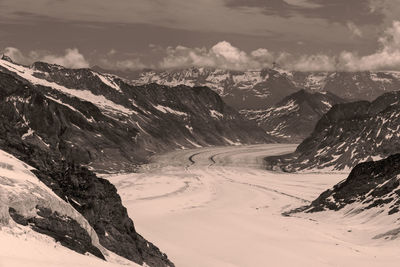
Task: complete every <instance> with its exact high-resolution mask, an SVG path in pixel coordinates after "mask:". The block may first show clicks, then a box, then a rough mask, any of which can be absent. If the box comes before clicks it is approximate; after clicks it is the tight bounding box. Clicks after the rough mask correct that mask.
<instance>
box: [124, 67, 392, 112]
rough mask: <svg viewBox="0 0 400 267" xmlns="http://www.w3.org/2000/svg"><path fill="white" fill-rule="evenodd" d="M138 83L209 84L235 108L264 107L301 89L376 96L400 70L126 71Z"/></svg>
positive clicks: (362, 97)
mask: <svg viewBox="0 0 400 267" xmlns="http://www.w3.org/2000/svg"><path fill="white" fill-rule="evenodd" d="M125 77H126V78H129V79H130V80H132V82H133V83H134V84H136V85H139V84H148V83H157V84H163V85H168V86H176V85H179V84H184V85H187V86H208V87H209V88H211V89H213V90H214V91H215V92H217V93H218V94H219V95H220V96H222V97H223V99H224V100H225V101H226V102H227V103H228V104H229V105H232V106H233V107H235V108H236V109H238V110H240V109H265V108H267V107H271V106H272V105H274V104H276V103H277V102H278V101H280V100H281V99H282V98H283V97H285V96H287V95H289V94H292V93H294V92H296V91H298V90H300V89H306V90H309V91H321V92H326V91H329V92H332V93H333V94H335V95H337V96H339V97H341V98H345V99H350V100H373V99H375V98H376V97H378V96H379V95H381V94H383V93H385V92H388V91H393V90H399V89H400V72H300V71H286V70H283V69H281V68H280V67H278V66H275V67H274V68H272V69H264V70H260V71H230V70H222V69H213V68H188V69H179V70H168V71H154V70H147V71H143V72H141V73H139V74H137V73H135V75H125Z"/></svg>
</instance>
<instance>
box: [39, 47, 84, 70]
mask: <svg viewBox="0 0 400 267" xmlns="http://www.w3.org/2000/svg"><path fill="white" fill-rule="evenodd" d="M41 60H42V61H44V62H48V63H51V64H57V65H61V66H64V67H67V68H73V69H75V68H88V67H89V62H87V61H86V59H85V57H84V56H83V55H82V54H81V53H79V50H78V49H77V48H73V49H70V48H68V49H66V50H65V55H61V56H59V55H46V56H44V57H43V58H42V59H41Z"/></svg>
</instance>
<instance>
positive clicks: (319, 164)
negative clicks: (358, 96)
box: [266, 91, 400, 171]
mask: <svg viewBox="0 0 400 267" xmlns="http://www.w3.org/2000/svg"><path fill="white" fill-rule="evenodd" d="M399 101H400V91H396V92H390V93H386V94H383V95H382V96H380V97H378V98H377V99H376V100H374V101H373V102H368V101H359V102H352V103H344V104H338V105H335V106H333V107H332V108H331V109H330V110H329V111H328V113H327V114H325V115H324V116H322V118H321V119H320V120H319V121H318V123H317V125H316V127H315V130H314V131H313V133H312V134H311V135H310V136H309V137H308V138H307V139H305V140H304V141H303V142H302V143H301V144H300V145H299V146H298V147H297V149H296V151H295V153H293V154H291V155H286V156H280V157H269V158H267V159H266V161H267V165H268V168H281V169H283V170H286V171H296V170H303V169H325V170H344V169H350V168H353V167H354V166H355V165H357V164H358V163H361V162H364V161H368V160H377V159H382V158H386V157H388V156H390V155H392V154H396V153H399V152H400V132H399V130H400V102H399Z"/></svg>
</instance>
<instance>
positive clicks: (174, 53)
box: [0, 0, 400, 71]
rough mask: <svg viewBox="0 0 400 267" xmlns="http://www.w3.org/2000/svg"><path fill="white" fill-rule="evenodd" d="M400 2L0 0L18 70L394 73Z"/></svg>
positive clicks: (2, 33) (3, 35) (4, 45)
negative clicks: (39, 66) (38, 65)
mask: <svg viewBox="0 0 400 267" xmlns="http://www.w3.org/2000/svg"><path fill="white" fill-rule="evenodd" d="M399 14H400V0H196V1H194V0H34V1H33V0H0V51H2V52H3V53H5V54H7V55H9V56H10V57H12V58H13V59H14V60H15V61H17V62H20V63H22V64H31V63H32V62H34V61H38V60H41V61H47V62H50V63H55V64H60V65H64V66H66V67H72V68H80V67H89V66H93V65H99V66H101V67H103V68H106V69H117V70H131V71H133V70H140V69H143V68H151V69H176V68H178V69H179V68H186V67H191V66H196V67H201V66H204V67H218V68H225V69H235V70H252V69H261V68H265V67H270V66H272V64H273V62H277V63H278V64H280V65H281V66H283V67H284V68H287V69H293V70H303V71H316V70H326V71H330V70H345V71H358V70H400V22H399V21H398V20H400V16H399Z"/></svg>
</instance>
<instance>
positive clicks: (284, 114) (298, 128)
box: [240, 90, 346, 142]
mask: <svg viewBox="0 0 400 267" xmlns="http://www.w3.org/2000/svg"><path fill="white" fill-rule="evenodd" d="M344 102H346V101H345V100H343V99H342V98H340V97H338V96H336V95H334V94H332V93H330V92H317V93H310V92H307V91H305V90H300V91H298V92H296V93H293V94H291V95H289V96H287V97H285V98H284V99H283V100H281V101H280V102H279V103H277V104H275V105H273V106H272V107H271V108H268V109H266V110H241V111H240V113H241V114H242V115H243V116H245V117H246V118H247V119H249V120H251V121H255V122H257V124H258V126H260V127H261V128H263V129H264V130H265V131H266V132H267V133H268V134H270V135H272V136H274V137H276V138H280V139H281V140H283V141H285V142H301V141H303V140H304V139H305V138H306V137H308V136H309V135H310V134H311V132H312V131H313V130H314V127H315V125H316V124H317V122H318V120H319V119H320V118H321V117H322V116H323V115H324V114H325V113H326V112H327V111H329V109H330V108H331V107H332V106H333V105H336V104H338V103H344Z"/></svg>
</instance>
